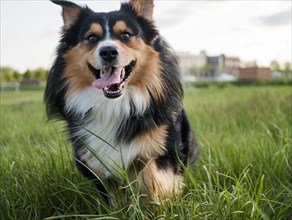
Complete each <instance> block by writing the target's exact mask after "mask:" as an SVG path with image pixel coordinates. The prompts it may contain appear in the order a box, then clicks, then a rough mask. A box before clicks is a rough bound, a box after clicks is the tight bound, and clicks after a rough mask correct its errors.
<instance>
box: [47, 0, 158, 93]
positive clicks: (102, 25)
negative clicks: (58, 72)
mask: <svg viewBox="0 0 292 220" xmlns="http://www.w3.org/2000/svg"><path fill="white" fill-rule="evenodd" d="M52 2H54V3H55V4H58V5H60V6H62V9H63V11H62V16H63V20H64V26H63V31H62V32H63V36H62V39H61V42H60V43H61V44H60V46H59V52H60V53H61V54H62V56H63V58H64V62H65V68H64V76H63V77H64V78H65V80H66V82H67V87H68V92H69V93H73V92H75V91H76V90H81V89H84V88H86V87H89V86H93V87H95V88H96V89H97V90H102V91H103V94H104V96H105V97H106V98H118V97H120V96H122V94H123V92H124V90H125V89H126V88H127V87H129V86H135V87H137V88H140V90H141V91H142V92H143V93H147V90H150V89H155V90H159V89H158V88H159V87H161V86H162V85H161V83H160V80H159V79H158V78H159V77H158V76H157V74H158V73H156V72H157V71H158V70H159V68H160V67H159V66H160V64H159V58H158V57H159V55H158V53H157V52H156V51H155V49H154V48H153V47H152V46H151V42H152V41H153V40H154V39H155V38H156V37H157V35H158V32H157V31H156V29H155V27H154V23H153V20H152V13H153V1H152V0H131V1H130V2H129V3H123V4H122V5H121V8H120V10H119V11H113V12H109V13H96V12H93V11H92V10H91V9H89V8H88V7H81V6H79V5H76V4H75V3H72V2H68V1H52ZM155 84H156V85H155ZM151 87H153V88H151Z"/></svg>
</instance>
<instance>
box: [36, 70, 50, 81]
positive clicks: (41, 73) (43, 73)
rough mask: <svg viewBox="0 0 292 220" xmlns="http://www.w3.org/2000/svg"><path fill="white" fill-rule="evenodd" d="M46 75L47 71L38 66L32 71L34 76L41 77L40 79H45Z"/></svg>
mask: <svg viewBox="0 0 292 220" xmlns="http://www.w3.org/2000/svg"><path fill="white" fill-rule="evenodd" d="M46 75H47V71H46V70H45V69H43V68H38V69H36V70H35V71H34V77H35V78H38V79H41V80H45V79H46Z"/></svg>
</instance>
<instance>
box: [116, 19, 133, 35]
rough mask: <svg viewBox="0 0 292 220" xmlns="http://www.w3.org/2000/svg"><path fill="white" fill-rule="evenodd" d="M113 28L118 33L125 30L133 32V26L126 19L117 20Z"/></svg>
mask: <svg viewBox="0 0 292 220" xmlns="http://www.w3.org/2000/svg"><path fill="white" fill-rule="evenodd" d="M113 30H114V32H115V33H116V34H121V33H123V32H128V33H130V34H133V31H132V30H131V28H129V27H128V26H127V25H126V23H125V22H124V21H117V22H116V23H115V25H114V26H113Z"/></svg>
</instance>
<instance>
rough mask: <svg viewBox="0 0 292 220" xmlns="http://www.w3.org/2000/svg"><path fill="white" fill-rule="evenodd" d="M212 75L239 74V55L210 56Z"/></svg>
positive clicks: (236, 75)
mask: <svg viewBox="0 0 292 220" xmlns="http://www.w3.org/2000/svg"><path fill="white" fill-rule="evenodd" d="M208 64H209V65H210V75H211V77H216V76H218V75H219V74H221V73H228V74H230V75H233V76H235V77H238V75H239V67H240V60H239V58H238V57H227V56H225V55H224V54H222V55H220V56H213V57H208Z"/></svg>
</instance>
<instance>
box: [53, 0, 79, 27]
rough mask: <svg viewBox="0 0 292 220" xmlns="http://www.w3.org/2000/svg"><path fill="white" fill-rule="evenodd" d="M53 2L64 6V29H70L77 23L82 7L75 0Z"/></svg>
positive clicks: (56, 0) (54, 0) (55, 0)
mask: <svg viewBox="0 0 292 220" xmlns="http://www.w3.org/2000/svg"><path fill="white" fill-rule="evenodd" d="M51 2H53V3H55V4H57V5H60V6H61V7H62V8H63V11H62V16H63V21H64V30H66V29H68V28H69V27H70V26H71V25H73V24H74V23H75V21H76V20H77V19H78V16H79V14H80V12H81V10H82V7H80V6H79V5H76V4H75V3H73V2H69V1H61V0H51Z"/></svg>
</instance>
